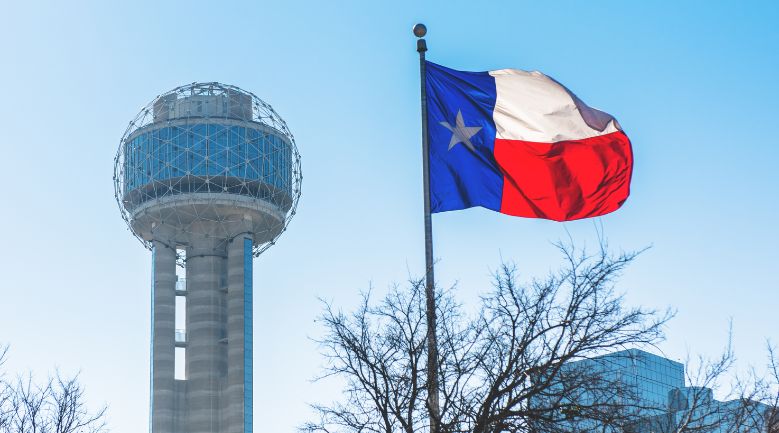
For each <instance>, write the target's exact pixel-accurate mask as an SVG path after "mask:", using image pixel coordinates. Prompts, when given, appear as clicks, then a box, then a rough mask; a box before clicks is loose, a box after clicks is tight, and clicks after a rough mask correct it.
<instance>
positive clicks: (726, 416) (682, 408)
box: [565, 349, 775, 433]
mask: <svg viewBox="0 0 779 433" xmlns="http://www.w3.org/2000/svg"><path fill="white" fill-rule="evenodd" d="M568 368H569V369H576V368H583V369H585V370H587V371H596V372H598V375H597V376H598V377H603V378H604V383H612V384H613V386H612V389H616V390H618V391H617V392H615V393H614V394H609V398H610V399H614V402H615V403H617V404H616V405H615V407H618V408H619V410H620V411H623V413H622V414H621V415H622V416H618V417H615V419H617V420H619V422H618V423H615V425H614V426H604V425H603V424H602V423H601V422H599V421H593V420H592V419H586V417H582V418H577V417H569V419H567V420H566V421H565V422H566V423H567V424H568V425H569V426H570V429H571V431H575V432H577V431H581V432H584V431H609V432H611V431H625V432H627V433H677V432H696V433H697V432H700V433H737V432H744V433H747V432H748V433H764V432H768V431H769V427H770V426H773V425H774V424H775V423H772V422H771V420H772V416H771V415H772V414H773V413H774V412H772V411H771V410H770V408H769V407H768V406H766V405H764V404H761V403H758V402H754V401H748V400H740V399H737V400H730V401H719V400H716V399H715V398H714V396H713V392H712V390H711V389H708V388H701V387H688V386H686V381H685V372H684V365H683V364H681V363H679V362H676V361H672V360H670V359H667V358H664V357H662V356H658V355H654V354H651V353H649V352H646V351H643V350H638V349H630V350H624V351H620V352H615V353H611V354H608V355H603V356H599V357H595V358H592V359H587V360H582V361H576V362H572V363H570V365H569V366H568ZM594 400H597V398H592V397H590V398H585V399H583V400H582V401H584V404H591V403H593V401H594ZM616 424H619V425H616ZM772 433H773V432H772Z"/></svg>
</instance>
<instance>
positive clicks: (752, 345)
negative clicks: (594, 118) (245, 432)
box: [0, 0, 779, 433]
mask: <svg viewBox="0 0 779 433" xmlns="http://www.w3.org/2000/svg"><path fill="white" fill-rule="evenodd" d="M416 22H424V23H425V24H426V25H427V27H428V36H427V42H428V46H429V52H428V59H430V60H432V61H434V62H436V63H440V64H443V65H446V66H449V67H452V68H455V69H461V70H475V71H484V70H491V69H500V68H520V69H526V70H540V71H542V72H544V73H546V74H548V75H550V76H552V77H554V78H555V79H557V80H558V81H560V82H561V83H563V84H565V85H566V86H567V87H568V88H569V89H571V90H573V91H574V92H576V94H577V95H578V96H579V97H580V98H582V99H583V100H584V101H585V102H587V103H588V104H589V105H591V106H593V107H597V108H600V109H602V110H604V111H607V112H609V113H611V114H613V115H615V116H616V117H617V119H619V122H620V124H621V125H622V127H623V128H624V130H625V131H626V132H627V134H628V135H629V137H630V138H631V140H632V143H633V149H634V155H635V171H634V175H633V183H632V195H631V197H630V198H629V200H628V201H627V203H626V204H625V205H624V207H623V208H622V209H620V210H618V211H617V212H615V213H613V214H610V215H607V216H604V217H602V218H597V219H590V220H582V221H575V222H569V223H555V222H551V221H543V220H533V219H522V218H515V217H509V216H505V215H501V214H498V213H494V212H490V211H487V210H483V209H471V210H466V211H460V212H449V213H444V214H437V215H434V216H433V227H434V239H435V256H436V258H437V260H438V264H437V267H436V277H437V281H438V283H439V284H442V285H447V286H449V285H453V284H456V286H457V294H458V296H459V297H460V298H461V299H462V300H463V302H465V303H466V306H473V305H474V303H475V302H476V300H477V299H478V295H479V294H483V293H485V292H487V291H488V290H489V289H490V274H491V272H492V271H493V270H495V269H496V268H497V266H498V265H499V264H500V263H501V260H507V261H511V262H514V263H515V264H516V265H517V267H518V269H519V270H520V272H521V275H522V277H523V278H530V277H533V276H543V275H544V274H546V273H547V272H549V271H550V270H552V269H554V268H556V267H557V266H558V265H559V264H560V257H559V254H557V252H556V251H555V248H554V247H553V245H552V243H553V242H555V241H557V240H559V239H566V238H568V236H569V235H570V237H571V239H573V240H574V241H575V242H576V243H577V244H579V245H590V246H592V245H593V243H594V242H595V239H596V227H600V226H602V227H603V230H604V232H605V234H606V236H607V237H608V239H609V242H610V244H611V246H612V247H614V248H615V249H626V250H629V249H639V248H643V247H646V246H651V248H650V249H649V250H648V251H646V252H645V253H644V254H642V256H641V257H640V258H639V259H638V261H637V262H636V263H635V264H634V265H633V266H631V267H630V268H629V269H628V270H627V271H626V273H625V275H624V277H623V278H622V279H621V281H620V283H619V288H620V290H622V291H624V292H625V294H626V302H627V303H628V304H629V305H634V306H638V305H640V306H646V307H651V308H660V309H663V308H672V309H674V310H676V311H677V315H676V317H675V318H674V319H673V320H672V321H671V322H670V324H669V325H668V327H667V340H666V341H665V342H664V343H662V344H661V346H660V349H661V350H662V351H663V353H665V354H666V355H667V356H668V357H670V358H672V359H679V360H683V359H685V357H686V356H687V355H688V354H692V355H695V354H703V355H705V356H715V355H716V354H717V353H718V352H719V351H720V350H721V349H722V348H723V346H724V345H725V343H726V341H727V333H728V323H729V321H732V323H733V332H734V337H733V343H734V348H735V351H736V354H737V356H738V362H739V368H741V369H744V368H746V367H747V366H749V365H754V366H757V367H758V368H759V367H761V366H762V365H763V364H764V361H765V350H764V349H765V342H766V339H772V340H773V341H775V342H777V343H779V326H778V325H777V323H778V322H777V321H778V320H779V319H778V316H779V313H778V311H779V283H778V282H777V279H776V277H775V270H776V269H777V265H776V263H777V261H779V252H778V250H777V248H778V247H777V246H778V245H779V229H778V228H777V217H779V204H777V196H778V195H777V191H776V189H777V186H779V171H777V169H776V161H777V160H778V159H779V138H777V137H778V136H777V134H776V132H775V129H776V126H777V117H779V106H777V101H778V100H779V80H777V79H776V76H777V72H776V71H777V70H779V56H777V54H776V46H777V45H779V27H777V26H776V23H777V22H779V3H776V2H773V1H764V2H761V1H753V2H749V4H748V5H747V4H746V3H743V2H704V1H689V2H675V1H657V2H620V1H591V2H576V1H570V2H568V1H550V2H526V1H493V2H465V1H454V0H452V1H447V2H444V1H420V2H411V1H394V2H379V1H375V2H373V1H371V2H368V1H351V2H346V1H344V2H340V1H332V2H315V1H310V2H305V1H285V2H283V1H277V2H265V1H255V2H249V1H244V2H242V1H224V2H218V3H217V2H204V1H188V2H183V1H173V0H171V1H165V2H152V1H144V0H142V1H135V2H100V1H94V2H84V1H79V0H74V1H70V2H53V1H52V2H48V3H46V2H38V1H25V2H21V1H7V2H3V3H2V4H0V62H1V63H2V66H1V67H0V80H1V81H2V82H3V83H4V85H3V89H2V95H3V97H2V102H0V129H1V130H2V134H0V150H1V151H2V152H1V153H0V162H1V163H2V166H3V169H2V170H0V185H2V192H3V198H4V199H3V200H2V202H0V206H2V210H3V212H0V239H2V248H0V275H2V277H1V278H0V295H1V297H0V306H1V307H2V308H0V343H7V344H9V345H10V348H11V349H10V353H9V360H8V363H7V364H6V365H5V370H6V373H7V374H12V375H13V374H17V373H21V372H24V371H27V370H28V369H31V370H33V371H34V372H35V373H36V374H37V375H38V376H39V377H43V376H45V375H46V374H47V372H50V371H53V370H54V369H55V368H59V369H60V370H61V371H62V372H64V373H67V374H72V373H76V372H80V375H81V380H82V382H83V384H84V386H85V388H86V392H87V397H88V399H89V403H90V404H91V405H93V406H97V405H100V404H103V403H106V404H108V405H109V418H108V421H109V424H110V427H111V429H112V431H113V432H116V433H136V432H140V431H145V430H146V429H147V428H148V398H149V388H148V387H149V379H148V374H149V358H148V357H149V312H150V306H149V290H150V264H151V254H150V253H149V251H147V250H145V249H144V248H143V247H142V246H141V244H140V243H139V242H138V241H137V240H136V239H135V238H134V237H133V236H132V235H131V233H130V232H129V231H128V230H127V228H126V226H125V223H124V222H123V221H122V219H121V218H120V214H119V211H118V209H117V205H116V202H115V200H114V197H113V183H112V180H111V179H112V175H113V158H114V155H115V154H116V150H117V147H118V145H119V140H120V138H121V136H122V134H123V133H124V131H125V128H126V127H127V124H128V122H129V121H130V120H131V119H133V118H134V117H135V115H136V114H137V112H138V111H139V110H140V109H141V107H143V106H144V105H146V104H147V103H148V102H150V101H151V100H152V99H153V98H154V97H155V96H157V95H159V94H161V93H163V92H165V91H168V90H170V89H173V88H174V87H176V86H179V85H182V84H186V83H191V82H195V81H220V82H223V83H228V84H233V85H237V86H239V87H242V88H244V89H246V90H249V91H251V92H253V93H255V94H256V95H258V96H259V97H260V98H262V99H263V100H264V101H266V102H268V103H269V104H271V105H272V106H273V107H274V108H275V110H276V111H277V112H278V113H279V114H280V115H281V116H282V117H283V118H284V119H285V120H286V122H287V124H288V125H289V127H290V129H291V131H292V132H293V134H294V135H295V138H296V141H297V145H298V148H299V150H300V153H301V155H302V162H303V186H302V190H303V195H302V199H301V201H300V206H299V208H298V212H297V215H296V216H295V218H294V220H293V221H292V223H291V225H290V227H289V230H288V231H287V232H286V233H284V234H283V236H282V237H281V238H280V239H279V241H278V243H277V244H276V245H275V246H273V247H272V248H270V249H269V250H268V251H266V252H265V253H264V254H262V255H261V256H260V257H259V258H257V259H255V260H254V290H255V294H254V318H255V319H254V320H255V322H254V336H255V342H254V348H255V349H254V368H255V370H254V381H255V382H254V420H255V428H257V429H260V428H262V430H263V431H274V432H291V431H294V429H295V427H296V426H298V425H300V424H302V423H303V422H305V421H306V420H308V419H310V416H311V415H310V411H309V409H308V406H307V404H308V403H314V402H328V401H331V400H334V399H337V398H338V397H339V388H338V384H337V383H333V382H330V383H314V382H312V381H311V379H312V378H313V377H314V376H316V375H317V373H318V372H320V371H321V370H320V368H321V366H322V363H323V358H322V357H321V356H320V349H319V347H317V345H316V343H315V342H314V341H313V339H315V338H316V337H317V336H320V335H322V331H323V329H322V327H321V326H320V324H318V323H317V322H316V321H315V319H316V317H317V315H318V314H320V313H321V311H322V300H326V301H329V302H332V303H333V304H334V305H335V306H337V307H341V308H344V309H345V310H349V309H351V308H353V307H354V306H355V305H356V303H357V302H358V300H359V296H360V292H361V291H363V290H365V289H367V288H368V287H371V286H372V287H375V289H376V291H377V293H381V291H382V290H385V289H386V288H387V287H388V286H389V285H391V284H393V283H396V282H397V283H402V282H403V281H405V280H406V279H407V278H408V277H409V275H411V276H419V275H420V274H421V272H422V271H423V269H424V250H423V246H424V241H423V225H422V185H421V182H422V179H421V174H422V173H421V150H420V149H421V148H420V146H421V144H420V135H421V132H420V128H421V126H420V111H419V110H420V108H419V70H418V57H417V53H416V51H415V40H414V37H413V35H412V33H411V28H412V26H413V25H414V24H415V23H416Z"/></svg>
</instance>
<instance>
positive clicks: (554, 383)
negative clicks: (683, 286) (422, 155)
mask: <svg viewBox="0 0 779 433" xmlns="http://www.w3.org/2000/svg"><path fill="white" fill-rule="evenodd" d="M557 246H558V249H559V251H560V252H561V254H562V257H563V265H562V267H561V268H560V269H559V270H558V271H557V272H553V273H551V274H549V275H548V276H547V277H545V278H542V279H534V280H530V281H529V282H526V283H520V282H519V280H518V276H517V271H516V268H515V267H514V266H512V265H506V264H504V265H502V266H501V267H500V268H499V270H498V272H496V273H495V274H494V276H493V288H492V290H491V291H489V292H488V293H487V294H486V295H484V296H483V297H482V300H481V303H480V309H479V312H478V314H475V315H472V316H469V315H467V314H465V313H464V310H463V308H461V306H460V305H459V304H458V303H457V302H456V299H455V297H454V292H453V290H448V291H446V290H445V291H440V290H439V293H438V299H437V314H438V317H439V321H438V330H437V332H438V339H439V353H438V356H439V362H438V364H439V371H438V372H437V374H438V379H439V385H440V389H439V392H440V396H441V400H440V410H441V418H440V429H441V432H445V433H459V432H473V433H498V432H512V433H537V432H543V433H570V432H579V431H587V432H603V433H616V432H626V433H631V432H635V433H644V432H650V431H651V432H656V433H746V432H749V433H758V432H760V433H763V432H768V433H779V410H777V407H779V361H778V360H777V355H776V350H775V349H774V348H773V347H772V346H770V345H769V371H770V372H771V374H770V375H769V376H768V377H765V376H760V375H758V374H756V373H753V374H752V375H751V376H750V377H748V378H747V379H745V380H739V379H738V378H736V379H735V380H734V381H733V382H732V383H731V384H729V385H727V386H726V384H725V383H724V382H725V381H726V380H727V379H728V378H731V377H733V376H732V375H731V370H732V369H733V366H734V364H735V356H734V354H733V351H732V350H731V345H730V339H728V344H727V346H726V348H725V350H724V351H723V353H722V354H721V355H719V356H718V357H716V358H713V359H706V358H702V357H699V358H697V361H695V362H688V364H691V365H692V367H691V368H688V369H685V377H684V379H683V383H682V384H680V385H679V388H678V389H674V390H673V391H672V392H671V395H669V396H668V398H666V397H665V396H663V397H662V401H647V399H646V398H644V397H643V396H642V395H641V391H640V390H639V389H638V387H637V386H636V385H635V384H632V383H629V382H628V381H625V380H623V378H622V377H621V376H620V373H619V372H618V368H616V367H614V365H613V364H614V363H619V362H620V360H619V358H618V356H622V357H625V358H628V359H625V361H626V362H628V363H629V362H634V363H635V362H636V360H635V359H630V358H633V357H636V356H637V355H636V353H639V352H635V351H633V350H624V349H634V348H642V347H653V346H655V345H656V344H657V343H658V342H660V341H661V340H662V339H663V338H664V335H663V327H664V325H665V324H666V322H667V321H668V320H670V318H671V317H672V315H673V314H672V313H671V312H670V311H656V310H651V309H645V308H640V307H639V308H631V307H627V306H626V305H625V302H624V299H623V297H622V296H621V294H620V293H619V292H617V291H616V290H615V284H616V282H617V279H618V277H619V276H620V275H621V274H622V272H623V270H624V269H625V268H626V266H628V265H629V264H630V263H631V262H632V261H633V260H635V258H636V257H637V255H638V254H639V252H622V253H617V254H613V253H610V252H609V251H608V247H607V245H606V243H605V242H601V244H600V248H599V249H598V250H597V251H596V252H595V253H594V254H588V253H587V252H586V251H583V250H579V249H576V248H574V247H573V246H572V245H570V244H558V245H557ZM321 323H322V324H323V325H324V328H325V330H326V334H325V336H324V338H322V339H321V340H320V341H319V343H320V345H321V347H322V352H323V354H324V356H325V360H326V363H325V370H324V373H323V375H322V376H321V377H320V378H318V379H324V378H327V377H336V378H338V379H340V380H343V381H345V387H344V394H343V398H342V399H341V400H340V401H336V402H334V403H331V404H316V405H313V406H312V407H313V409H314V410H315V413H316V414H317V418H318V419H316V420H315V421H311V422H309V423H307V424H305V425H303V426H302V427H301V431H303V432H307V433H316V432H325V433H336V432H343V433H347V432H360V433H394V432H404V433H413V432H420V431H424V430H426V429H427V428H428V417H427V408H426V399H427V395H426V385H427V384H426V373H427V372H426V366H427V362H426V352H425V346H426V340H425V339H426V328H425V296H424V281H423V280H411V281H409V282H408V284H407V286H406V287H402V288H401V287H398V286H396V287H393V288H391V290H390V291H389V294H388V295H387V296H385V297H384V298H383V299H381V300H380V301H379V302H374V301H373V300H372V298H371V293H370V292H368V293H366V294H364V296H363V299H362V303H361V304H360V307H359V308H358V309H357V310H356V311H355V312H353V313H351V314H345V313H343V312H342V311H338V310H336V309H334V308H333V306H332V305H330V304H327V303H325V310H324V313H323V315H322V316H321ZM615 352H616V353H618V354H619V355H618V356H617V355H615ZM604 354H610V355H609V356H608V357H604V356H601V355H604ZM641 356H643V355H641ZM688 361H689V360H688ZM623 365H624V364H623ZM715 391H717V392H718V394H721V395H725V396H726V397H727V398H726V401H717V400H715V399H714V398H713V393H714V392H715Z"/></svg>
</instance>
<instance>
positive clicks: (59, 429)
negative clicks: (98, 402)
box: [0, 346, 108, 433]
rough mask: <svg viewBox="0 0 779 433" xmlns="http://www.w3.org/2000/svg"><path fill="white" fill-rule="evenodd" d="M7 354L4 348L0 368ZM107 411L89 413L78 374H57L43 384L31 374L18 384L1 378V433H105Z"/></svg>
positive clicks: (101, 409)
mask: <svg viewBox="0 0 779 433" xmlns="http://www.w3.org/2000/svg"><path fill="white" fill-rule="evenodd" d="M6 353H7V346H4V347H3V348H2V349H1V350H0V366H2V363H3V362H2V361H3V360H4V355H5V354H6ZM106 410H107V408H106V407H105V406H104V407H102V408H99V409H97V410H96V411H90V410H89V408H88V407H87V405H86V400H85V396H84V388H83V386H82V385H81V383H80V382H79V381H78V376H77V375H76V376H72V377H67V376H63V375H62V374H60V372H59V371H58V372H56V374H55V375H54V376H53V377H49V378H48V379H47V380H46V381H45V382H43V383H42V384H38V383H35V381H34V380H33V376H32V374H27V375H26V376H19V377H17V379H16V380H15V381H10V380H6V379H5V377H4V376H0V433H103V432H107V431H108V430H107V429H106V424H105V414H106Z"/></svg>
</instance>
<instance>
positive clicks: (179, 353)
mask: <svg viewBox="0 0 779 433" xmlns="http://www.w3.org/2000/svg"><path fill="white" fill-rule="evenodd" d="M175 354H176V358H175V364H174V372H173V378H174V379H176V380H186V378H187V375H186V362H187V349H186V348H184V347H177V348H176V352H175ZM169 380H170V379H169Z"/></svg>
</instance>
